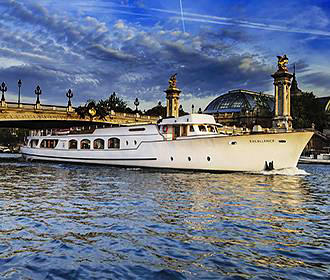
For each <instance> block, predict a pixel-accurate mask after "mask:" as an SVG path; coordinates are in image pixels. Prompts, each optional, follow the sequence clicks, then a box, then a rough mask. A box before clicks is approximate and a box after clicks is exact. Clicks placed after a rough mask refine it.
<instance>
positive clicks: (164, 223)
mask: <svg viewBox="0 0 330 280" xmlns="http://www.w3.org/2000/svg"><path fill="white" fill-rule="evenodd" d="M0 165H1V168H0V184H1V188H0V211H1V212H0V216H1V219H2V221H3V222H2V224H1V225H0V236H1V237H0V249H1V251H0V262H1V260H2V261H5V263H6V266H5V268H4V269H3V270H0V276H1V277H5V276H6V275H7V274H8V275H9V274H10V275H15V277H16V278H18V277H19V275H25V276H26V275H30V277H31V278H33V279H38V278H40V279H44V278H42V275H53V276H54V277H55V275H57V274H58V273H64V272H66V273H68V275H71V274H72V275H78V276H72V278H73V279H83V278H85V279H90V278H92V277H91V276H92V275H94V276H95V277H96V278H102V277H110V276H111V277H112V276H113V275H116V276H115V278H121V277H122V278H127V277H129V276H130V277H133V278H141V279H144V278H145V277H144V276H146V275H149V276H150V277H151V276H155V275H156V276H159V275H166V276H168V275H170V276H171V277H174V278H182V277H188V278H203V277H211V278H212V277H214V278H218V277H219V276H225V275H226V276H237V277H238V276H240V277H243V278H248V277H250V276H251V275H254V276H260V277H266V276H267V277H272V276H274V277H277V276H278V275H282V276H283V277H288V278H292V277H293V276H295V275H296V273H297V270H299V273H307V274H308V275H309V277H312V276H313V277H314V276H316V275H322V274H326V272H327V268H326V265H325V264H326V263H327V262H328V263H329V258H330V251H329V243H328V241H327V240H328V238H329V237H330V236H329V229H330V228H329V224H328V223H327V222H326V221H327V218H328V216H329V214H330V213H329V212H330V211H329V208H328V206H327V205H329V190H328V186H327V185H325V184H324V183H321V184H320V180H321V182H323V180H325V178H324V177H326V176H328V179H329V175H327V174H328V173H322V177H321V178H320V179H318V177H317V176H313V175H312V176H306V177H301V176H276V175H273V176H264V175H257V174H248V175H247V174H243V173H227V174H210V173H191V172H163V171H152V170H144V169H132V168H131V169H130V168H126V169H125V168H111V167H93V166H75V165H65V164H38V163H33V164H31V163H8V164H0ZM320 172H323V171H322V170H321V171H320ZM324 174H325V175H324ZM319 177H320V176H319ZM324 182H327V181H326V180H325V181H324ZM61 262H62V263H63V262H65V264H61V265H59V266H58V270H56V269H55V270H54V267H55V266H56V264H58V263H61ZM18 264H19V267H20V269H21V270H20V271H18V270H17V271H16V272H15V271H13V268H15V267H17V266H18ZM40 264H42V266H41V267H40ZM31 266H32V268H31ZM36 267H38V269H37V268H36ZM60 270H61V271H62V272H60ZM2 271H3V272H2ZM63 271H64V272H63ZM82 271H83V273H82ZM78 272H79V273H78ZM70 273H71V274H70ZM81 273H82V274H81ZM155 273H156V274H155ZM31 275H32V276H31ZM79 275H80V277H79ZM81 275H85V276H81ZM13 277H14V276H13ZM15 277H14V278H15ZM63 277H64V278H67V275H66V276H63ZM164 277H165V276H164Z"/></svg>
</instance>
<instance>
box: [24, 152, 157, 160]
mask: <svg viewBox="0 0 330 280" xmlns="http://www.w3.org/2000/svg"><path fill="white" fill-rule="evenodd" d="M22 155H23V156H33V157H42V158H54V159H55V158H56V159H71V160H90V161H96V160H104V161H113V160H117V161H119V160H124V161H125V160H127V161H132V160H157V158H112V159H107V158H72V157H58V156H43V155H34V154H27V153H22Z"/></svg>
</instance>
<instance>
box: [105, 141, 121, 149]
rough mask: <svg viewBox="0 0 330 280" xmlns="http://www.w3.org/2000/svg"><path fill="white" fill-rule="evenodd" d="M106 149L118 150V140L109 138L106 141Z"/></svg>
mask: <svg viewBox="0 0 330 280" xmlns="http://www.w3.org/2000/svg"><path fill="white" fill-rule="evenodd" d="M108 148H109V149H119V148H120V139H118V138H110V139H109V140H108Z"/></svg>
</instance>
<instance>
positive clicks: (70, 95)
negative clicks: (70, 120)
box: [66, 89, 73, 107]
mask: <svg viewBox="0 0 330 280" xmlns="http://www.w3.org/2000/svg"><path fill="white" fill-rule="evenodd" d="M66 97H67V98H68V99H69V100H68V107H71V106H72V104H71V98H72V97H73V92H72V90H71V89H69V90H68V92H67V93H66Z"/></svg>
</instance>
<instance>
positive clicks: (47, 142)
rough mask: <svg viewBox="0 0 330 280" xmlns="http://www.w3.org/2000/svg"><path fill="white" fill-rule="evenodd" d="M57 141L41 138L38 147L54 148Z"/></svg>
mask: <svg viewBox="0 0 330 280" xmlns="http://www.w3.org/2000/svg"><path fill="white" fill-rule="evenodd" d="M57 143H58V140H55V139H43V140H42V141H41V143H40V148H46V149H54V148H55V147H56V145H57Z"/></svg>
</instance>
